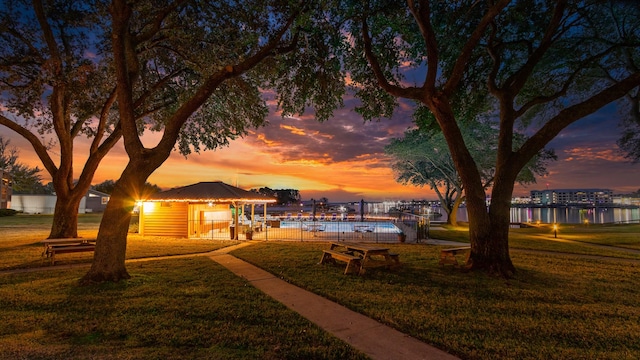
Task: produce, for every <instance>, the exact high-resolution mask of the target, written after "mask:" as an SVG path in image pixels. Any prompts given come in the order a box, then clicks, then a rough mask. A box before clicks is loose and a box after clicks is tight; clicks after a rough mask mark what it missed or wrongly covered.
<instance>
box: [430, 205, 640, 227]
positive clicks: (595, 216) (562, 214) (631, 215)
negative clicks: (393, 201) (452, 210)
mask: <svg viewBox="0 0 640 360" xmlns="http://www.w3.org/2000/svg"><path fill="white" fill-rule="evenodd" d="M436 211H439V212H440V213H441V214H442V216H441V217H438V218H435V219H433V220H435V221H446V220H447V214H446V213H445V212H444V211H443V210H440V209H439V208H436ZM458 221H468V218H467V210H466V209H465V208H461V209H459V211H458ZM538 221H540V222H541V223H548V224H553V223H559V224H581V223H585V222H588V223H590V224H609V223H638V222H640V209H639V208H635V209H622V208H591V209H581V208H573V207H560V208H511V222H514V223H526V222H532V223H535V222H538Z"/></svg>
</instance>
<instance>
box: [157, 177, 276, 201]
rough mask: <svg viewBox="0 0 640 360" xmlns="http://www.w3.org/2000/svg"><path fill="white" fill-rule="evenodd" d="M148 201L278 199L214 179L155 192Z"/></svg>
mask: <svg viewBox="0 0 640 360" xmlns="http://www.w3.org/2000/svg"><path fill="white" fill-rule="evenodd" d="M146 201H188V202H247V203H272V202H276V199H274V198H272V197H269V196H264V195H262V194H258V193H256V192H253V191H247V190H244V189H240V188H238V187H235V186H231V185H229V184H225V183H223V182H222V181H213V182H199V183H197V184H193V185H187V186H183V187H179V188H173V189H171V190H167V191H162V192H159V193H155V194H153V195H151V196H150V197H149V199H147V200H146Z"/></svg>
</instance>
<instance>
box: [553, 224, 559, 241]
mask: <svg viewBox="0 0 640 360" xmlns="http://www.w3.org/2000/svg"><path fill="white" fill-rule="evenodd" d="M553 237H554V238H557V237H558V225H557V224H553Z"/></svg>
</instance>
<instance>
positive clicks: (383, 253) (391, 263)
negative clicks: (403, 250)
mask: <svg viewBox="0 0 640 360" xmlns="http://www.w3.org/2000/svg"><path fill="white" fill-rule="evenodd" d="M341 254H344V255H341ZM350 257H355V258H357V259H359V261H358V262H357V263H358V264H355V265H352V262H354V261H352V260H351V259H350ZM336 258H337V259H338V260H341V261H346V262H347V270H346V271H345V274H347V273H350V272H356V271H355V268H356V267H358V266H357V265H359V269H357V273H358V274H359V275H363V274H364V273H365V272H366V271H367V269H371V268H376V267H386V268H388V269H396V268H398V267H400V266H401V264H400V258H399V255H398V254H394V253H391V252H389V248H386V247H381V246H375V245H369V244H359V243H351V242H332V243H331V247H330V249H329V250H324V252H323V256H322V259H321V261H320V263H321V264H323V263H325V262H327V261H331V260H335V259H336ZM350 268H351V269H352V271H349V270H350Z"/></svg>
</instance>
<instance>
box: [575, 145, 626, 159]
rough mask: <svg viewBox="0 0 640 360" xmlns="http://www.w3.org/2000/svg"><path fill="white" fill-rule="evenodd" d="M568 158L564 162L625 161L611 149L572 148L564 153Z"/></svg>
mask: <svg viewBox="0 0 640 360" xmlns="http://www.w3.org/2000/svg"><path fill="white" fill-rule="evenodd" d="M564 152H565V153H566V154H567V155H568V156H567V158H566V159H565V160H564V161H593V160H605V161H612V162H625V161H626V159H625V158H624V156H622V155H621V154H620V153H618V151H616V150H614V149H611V148H602V147H600V148H598V147H574V148H571V149H567V150H565V151H564Z"/></svg>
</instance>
